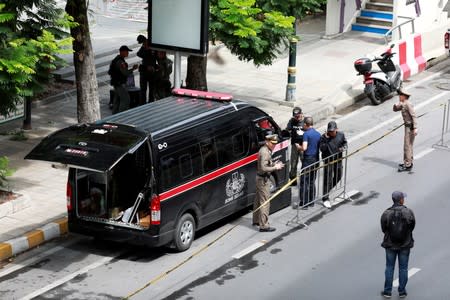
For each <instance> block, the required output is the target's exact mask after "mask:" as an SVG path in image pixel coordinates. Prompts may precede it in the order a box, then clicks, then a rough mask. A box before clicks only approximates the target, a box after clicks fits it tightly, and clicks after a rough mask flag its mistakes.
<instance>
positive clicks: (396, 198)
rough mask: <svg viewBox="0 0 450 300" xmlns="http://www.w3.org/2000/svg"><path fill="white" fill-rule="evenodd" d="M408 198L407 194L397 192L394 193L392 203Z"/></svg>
mask: <svg viewBox="0 0 450 300" xmlns="http://www.w3.org/2000/svg"><path fill="white" fill-rule="evenodd" d="M404 198H406V194H405V193H403V192H400V191H395V192H393V193H392V201H394V202H399V201H400V199H404Z"/></svg>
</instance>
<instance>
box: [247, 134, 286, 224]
mask: <svg viewBox="0 0 450 300" xmlns="http://www.w3.org/2000/svg"><path fill="white" fill-rule="evenodd" d="M265 139H266V143H265V144H264V145H263V146H262V147H261V149H259V153H258V165H257V171H256V197H255V202H254V203H253V225H259V231H261V232H268V231H275V228H273V227H270V226H269V210H270V202H267V203H266V204H264V205H262V204H263V203H265V202H266V201H267V200H268V199H269V198H270V180H269V177H270V172H272V171H275V170H281V169H282V168H283V167H284V164H283V163H282V162H279V161H277V162H273V161H272V151H273V149H274V148H275V145H276V144H277V143H278V136H277V135H276V134H270V135H267V136H266V137H265ZM261 205H262V206H261Z"/></svg>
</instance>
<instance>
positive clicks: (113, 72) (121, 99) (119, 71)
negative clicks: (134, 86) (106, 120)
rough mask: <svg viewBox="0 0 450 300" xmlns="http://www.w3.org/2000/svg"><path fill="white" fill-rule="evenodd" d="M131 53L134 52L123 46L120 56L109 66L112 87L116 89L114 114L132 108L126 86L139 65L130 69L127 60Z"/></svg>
mask: <svg viewBox="0 0 450 300" xmlns="http://www.w3.org/2000/svg"><path fill="white" fill-rule="evenodd" d="M130 51H133V50H131V49H130V48H128V47H127V46H125V45H123V46H121V47H120V49H119V55H117V56H116V57H115V58H114V59H113V60H112V62H111V64H110V66H109V71H108V74H109V75H110V76H111V85H112V86H113V87H114V100H113V109H112V113H113V114H116V113H118V112H121V111H124V110H127V109H129V108H130V95H129V94H128V90H127V86H126V85H127V79H128V76H129V75H131V74H133V71H134V70H136V69H137V68H138V65H134V66H133V67H132V68H131V69H128V64H127V62H126V61H125V58H126V57H128V54H129V52H130Z"/></svg>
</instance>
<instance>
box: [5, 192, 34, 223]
mask: <svg viewBox="0 0 450 300" xmlns="http://www.w3.org/2000/svg"><path fill="white" fill-rule="evenodd" d="M19 194H20V193H19ZM29 206H30V197H29V196H28V195H25V194H20V196H19V197H18V198H16V199H14V200H11V201H8V202H5V203H3V204H0V218H3V217H6V216H8V215H10V214H13V213H15V212H18V211H20V210H22V209H25V208H27V207H29Z"/></svg>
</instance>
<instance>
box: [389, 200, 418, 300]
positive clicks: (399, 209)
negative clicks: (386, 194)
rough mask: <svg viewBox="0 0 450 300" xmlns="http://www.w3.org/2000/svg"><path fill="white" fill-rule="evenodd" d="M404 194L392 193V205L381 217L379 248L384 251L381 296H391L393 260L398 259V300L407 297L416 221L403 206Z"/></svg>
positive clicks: (409, 210)
mask: <svg viewBox="0 0 450 300" xmlns="http://www.w3.org/2000/svg"><path fill="white" fill-rule="evenodd" d="M405 198H406V194H405V193H402V192H399V191H395V192H393V193H392V201H393V202H394V204H393V205H392V206H391V207H390V208H388V209H386V210H385V211H384V212H383V214H382V215H381V220H380V221H381V230H382V231H383V233H384V238H383V243H382V244H381V246H382V247H383V248H385V251H386V269H385V272H384V274H385V280H384V289H383V291H382V292H381V294H382V295H383V296H384V297H385V298H391V296H392V280H393V277H394V269H395V260H396V259H397V257H398V277H399V278H398V280H399V285H398V293H399V296H400V298H404V297H406V296H407V295H408V293H407V292H406V283H407V282H408V261H409V253H410V250H411V248H412V247H414V239H413V235H412V232H413V230H414V227H415V226H416V219H415V217H414V213H413V211H412V210H411V209H409V208H407V207H406V206H404V205H403V204H404V202H405Z"/></svg>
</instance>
